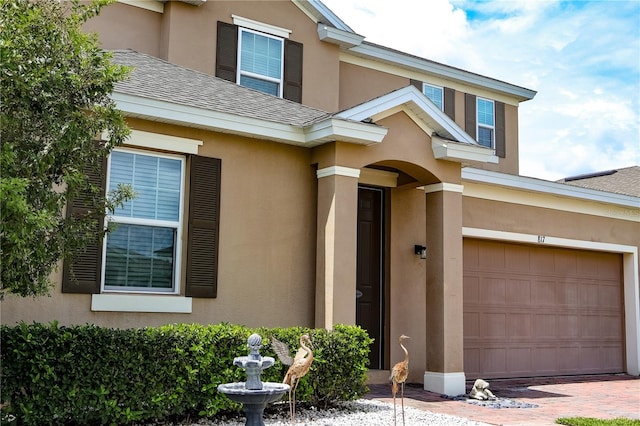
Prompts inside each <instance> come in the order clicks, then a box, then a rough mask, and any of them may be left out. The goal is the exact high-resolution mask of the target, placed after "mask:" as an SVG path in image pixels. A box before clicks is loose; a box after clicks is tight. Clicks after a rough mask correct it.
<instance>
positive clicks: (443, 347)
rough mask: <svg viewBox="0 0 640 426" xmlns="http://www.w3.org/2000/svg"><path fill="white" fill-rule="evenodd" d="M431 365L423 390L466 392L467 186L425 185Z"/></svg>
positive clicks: (426, 372)
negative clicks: (464, 204)
mask: <svg viewBox="0 0 640 426" xmlns="http://www.w3.org/2000/svg"><path fill="white" fill-rule="evenodd" d="M425 198H426V225H427V226H426V227H427V230H426V233H427V235H426V244H427V273H426V321H427V324H426V346H427V353H426V365H427V370H426V371H425V374H424V389H425V390H428V391H431V392H438V393H441V394H445V395H461V394H464V393H466V390H465V374H464V369H463V360H464V357H463V328H462V324H463V294H462V275H463V274H462V271H463V265H462V185H458V184H451V183H439V184H434V185H428V186H426V187H425Z"/></svg>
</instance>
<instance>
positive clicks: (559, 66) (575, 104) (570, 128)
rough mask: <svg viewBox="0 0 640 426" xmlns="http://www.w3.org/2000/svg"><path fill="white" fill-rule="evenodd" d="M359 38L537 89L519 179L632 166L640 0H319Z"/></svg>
mask: <svg viewBox="0 0 640 426" xmlns="http://www.w3.org/2000/svg"><path fill="white" fill-rule="evenodd" d="M322 1H323V3H324V4H325V5H326V6H328V7H329V8H330V9H331V10H332V11H333V12H334V13H335V14H336V15H337V16H338V17H340V18H341V19H342V20H343V21H344V22H345V23H346V24H347V25H349V26H350V27H351V28H352V29H353V30H354V31H355V32H357V33H359V34H361V35H363V36H365V39H366V40H367V41H371V42H374V43H379V44H382V45H384V46H388V47H392V48H394V49H398V50H402V51H404V52H407V53H412V54H414V55H418V56H421V57H424V58H427V59H431V60H434V61H438V62H442V63H445V64H449V65H452V66H455V67H459V68H463V69H466V70H468V71H472V72H476V73H479V74H482V75H486V76H488V77H493V78H497V79H499V80H503V81H506V82H509V83H512V84H515V85H518V86H523V87H526V88H528V89H532V90H535V91H537V92H538V94H537V95H536V96H535V98H534V99H533V100H531V101H527V102H524V103H522V104H521V105H520V114H519V117H520V123H519V124H520V128H519V136H520V174H522V175H525V176H531V177H536V178H541V179H546V180H556V179H561V178H563V177H567V176H574V175H578V174H582V173H590V172H595V171H603V170H609V169H614V168H622V167H628V166H633V165H640V0H632V1H615V0H614V1H611V0H609V1H559V0H485V1H471V0H322Z"/></svg>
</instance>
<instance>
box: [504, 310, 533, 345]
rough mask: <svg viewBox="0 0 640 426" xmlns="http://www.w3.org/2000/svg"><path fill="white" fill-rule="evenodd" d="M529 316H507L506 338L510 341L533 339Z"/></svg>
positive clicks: (516, 314) (520, 314)
mask: <svg viewBox="0 0 640 426" xmlns="http://www.w3.org/2000/svg"><path fill="white" fill-rule="evenodd" d="M531 316H532V315H531V314H530V313H515V314H511V315H509V320H508V322H507V337H509V338H510V339H531V338H533V333H532V326H531V324H532V321H531Z"/></svg>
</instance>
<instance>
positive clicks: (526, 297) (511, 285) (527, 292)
mask: <svg viewBox="0 0 640 426" xmlns="http://www.w3.org/2000/svg"><path fill="white" fill-rule="evenodd" d="M506 295H507V303H508V304H509V305H523V306H529V305H531V281H530V280H522V279H513V278H512V279H509V280H508V281H507V288H506Z"/></svg>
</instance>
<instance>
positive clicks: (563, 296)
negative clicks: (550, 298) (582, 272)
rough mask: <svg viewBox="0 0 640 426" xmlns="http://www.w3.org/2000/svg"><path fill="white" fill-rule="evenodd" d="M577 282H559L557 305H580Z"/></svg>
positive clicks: (557, 285) (556, 287) (556, 290)
mask: <svg viewBox="0 0 640 426" xmlns="http://www.w3.org/2000/svg"><path fill="white" fill-rule="evenodd" d="M578 288H579V287H578V284H577V283H569V282H559V283H557V284H556V286H555V292H556V298H555V301H556V305H563V306H566V307H575V306H579V305H580V293H579V291H578Z"/></svg>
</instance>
